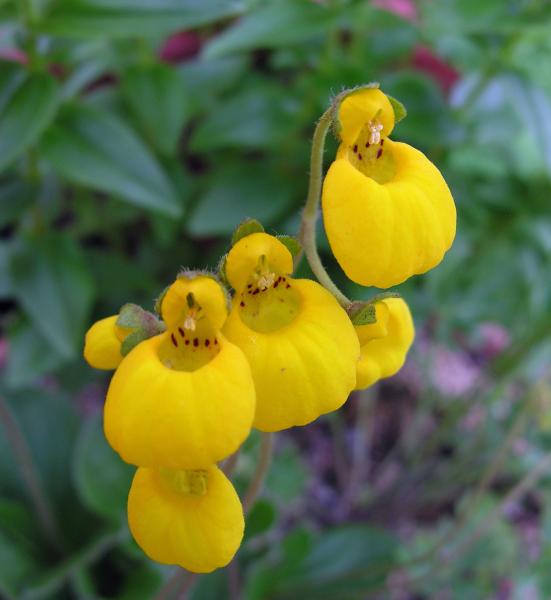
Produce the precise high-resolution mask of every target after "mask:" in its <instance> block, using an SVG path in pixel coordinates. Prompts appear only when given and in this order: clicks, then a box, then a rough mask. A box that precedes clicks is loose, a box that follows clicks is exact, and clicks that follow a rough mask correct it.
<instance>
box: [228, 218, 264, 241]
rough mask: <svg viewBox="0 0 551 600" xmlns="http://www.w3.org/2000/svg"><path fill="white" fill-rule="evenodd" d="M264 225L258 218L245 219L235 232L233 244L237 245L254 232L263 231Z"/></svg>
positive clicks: (232, 239)
mask: <svg viewBox="0 0 551 600" xmlns="http://www.w3.org/2000/svg"><path fill="white" fill-rule="evenodd" d="M263 232H264V227H262V223H259V222H258V221H257V220H256V219H245V220H244V221H242V222H241V223H240V224H239V225H238V226H237V227H236V229H235V231H234V232H233V235H232V238H231V245H232V246H235V244H237V242H238V241H239V240H241V239H243V238H244V237H247V236H248V235H251V234H252V233H263Z"/></svg>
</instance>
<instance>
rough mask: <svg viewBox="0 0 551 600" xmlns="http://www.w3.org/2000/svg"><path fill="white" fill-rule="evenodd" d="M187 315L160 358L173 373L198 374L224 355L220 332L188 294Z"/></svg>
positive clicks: (167, 340)
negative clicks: (219, 355) (200, 369)
mask: <svg viewBox="0 0 551 600" xmlns="http://www.w3.org/2000/svg"><path fill="white" fill-rule="evenodd" d="M186 301H187V312H186V313H185V314H184V316H183V318H182V319H181V321H180V322H179V323H178V324H177V325H176V326H175V327H172V328H171V329H168V330H167V332H166V333H165V334H164V335H165V340H164V341H163V342H162V344H161V346H160V347H159V358H160V359H161V361H162V362H163V364H164V365H165V366H166V367H168V368H169V369H174V370H176V371H195V370H196V369H199V368H201V367H202V366H204V365H206V364H207V363H209V362H210V361H211V360H212V359H213V358H214V357H215V356H216V355H217V354H218V352H220V343H219V341H218V337H217V335H216V334H217V332H216V330H215V329H214V328H213V327H212V325H211V323H210V321H209V319H208V316H207V315H206V314H205V311H204V310H203V309H202V308H201V306H200V305H199V304H198V303H197V302H196V300H195V298H194V296H193V294H191V293H190V294H188V295H187V298H186Z"/></svg>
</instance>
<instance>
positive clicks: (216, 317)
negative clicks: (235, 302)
mask: <svg viewBox="0 0 551 600" xmlns="http://www.w3.org/2000/svg"><path fill="white" fill-rule="evenodd" d="M190 294H191V296H189V295H190ZM190 304H192V305H191V306H190ZM194 306H199V307H201V308H200V310H201V312H202V313H203V314H204V315H205V316H206V318H208V319H209V321H210V323H211V325H212V327H213V328H214V329H217V330H218V329H221V328H222V325H223V324H224V321H225V320H226V317H227V316H228V302H227V299H226V294H225V292H224V290H223V289H222V286H221V285H220V283H219V282H218V281H216V280H215V279H214V278H213V277H210V276H208V275H194V274H190V275H189V276H188V275H186V274H182V275H180V276H179V277H178V279H176V281H175V282H174V283H173V284H172V285H171V286H170V287H169V288H168V290H167V291H166V293H165V295H164V296H163V299H162V302H161V315H162V317H163V320H164V322H165V323H166V325H167V327H168V328H169V329H170V328H171V327H174V326H175V325H178V324H179V323H180V322H181V321H183V320H184V319H185V318H186V316H187V315H188V313H189V312H190V309H193V308H194Z"/></svg>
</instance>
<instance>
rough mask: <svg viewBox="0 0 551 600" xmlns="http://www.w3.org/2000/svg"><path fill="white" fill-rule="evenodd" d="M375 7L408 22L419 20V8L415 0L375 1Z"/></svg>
mask: <svg viewBox="0 0 551 600" xmlns="http://www.w3.org/2000/svg"><path fill="white" fill-rule="evenodd" d="M373 5H374V6H376V7H377V8H382V9H383V10H388V11H389V12H392V13H394V14H396V15H399V16H400V17H403V18H404V19H406V20H408V21H414V20H415V19H416V18H417V8H416V6H415V3H414V2H413V0H373Z"/></svg>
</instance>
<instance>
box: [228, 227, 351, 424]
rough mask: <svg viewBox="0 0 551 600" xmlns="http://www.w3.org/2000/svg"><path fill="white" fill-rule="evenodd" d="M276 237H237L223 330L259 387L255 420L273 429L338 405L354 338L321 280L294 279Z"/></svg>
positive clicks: (345, 391) (347, 387) (347, 386)
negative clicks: (232, 295) (230, 299)
mask: <svg viewBox="0 0 551 600" xmlns="http://www.w3.org/2000/svg"><path fill="white" fill-rule="evenodd" d="M292 271H293V259H292V257H291V254H290V252H289V251H288V250H287V248H286V247H285V246H284V245H283V244H282V243H281V242H280V241H279V240H278V239H277V238H275V237H273V236H270V235H267V234H265V233H254V234H251V235H248V236H247V237H245V238H242V239H241V240H239V241H238V242H237V243H236V244H235V246H234V247H233V248H232V249H231V250H230V252H229V254H228V256H227V260H226V276H227V277H228V280H229V282H230V283H231V284H232V286H233V287H234V289H235V290H236V295H235V298H234V306H233V309H232V312H231V313H230V316H229V318H228V320H227V321H226V324H225V325H224V329H223V331H224V334H225V335H226V336H227V337H228V339H229V340H230V341H232V342H233V343H235V344H237V345H238V346H239V347H240V348H241V349H242V350H243V352H244V353H245V355H246V357H247V358H248V360H249V363H250V365H251V369H252V373H253V378H254V382H255V386H256V397H257V405H256V415H255V419H254V426H255V427H257V428H258V429H261V430H263V431H278V430H280V429H286V428H288V427H292V426H294V425H305V424H307V423H310V422H311V421H313V420H314V419H316V418H317V417H319V416H320V415H321V414H324V413H327V412H331V411H333V410H336V409H337V408H339V407H340V406H341V405H342V404H343V403H344V402H345V401H346V399H347V397H348V395H349V393H350V391H351V390H352V389H353V388H354V385H355V382H356V373H355V371H356V362H357V360H358V356H359V343H358V338H357V336H356V334H355V331H354V327H353V326H352V324H351V322H350V319H349V318H348V316H347V314H346V313H345V311H344V310H343V309H342V308H341V307H340V306H339V304H338V303H337V301H336V300H335V299H334V298H333V296H332V295H331V294H330V293H329V292H327V291H326V290H325V289H324V288H323V287H322V286H321V285H319V284H318V283H316V282H314V281H310V280H306V279H292V278H291V277H289V274H290V273H292Z"/></svg>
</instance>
